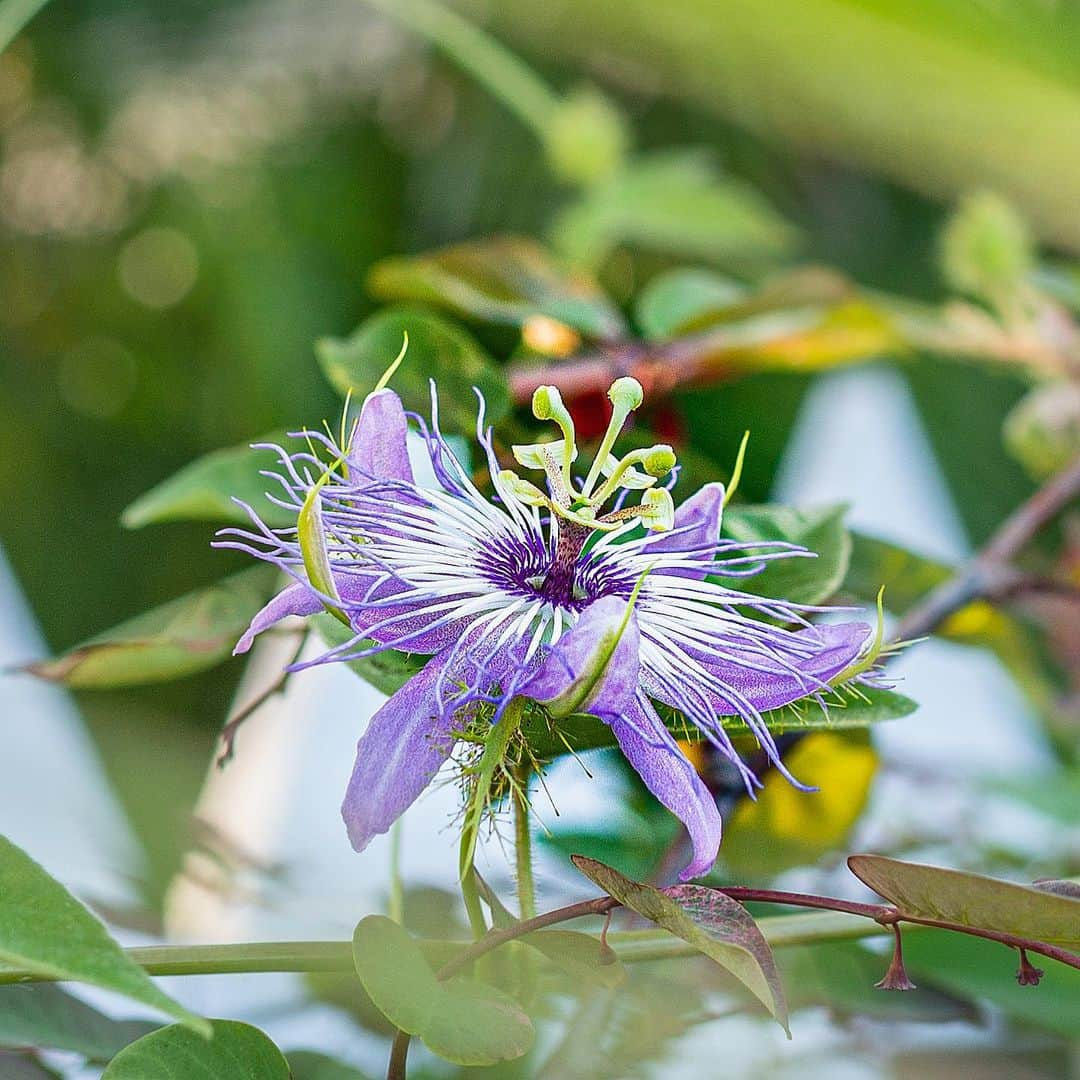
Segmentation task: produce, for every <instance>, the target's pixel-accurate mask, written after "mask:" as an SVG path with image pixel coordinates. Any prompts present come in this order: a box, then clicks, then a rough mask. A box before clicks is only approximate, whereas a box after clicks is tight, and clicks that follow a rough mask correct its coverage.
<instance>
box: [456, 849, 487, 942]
mask: <svg viewBox="0 0 1080 1080" xmlns="http://www.w3.org/2000/svg"><path fill="white" fill-rule="evenodd" d="M461 898H462V900H464V901H465V914H466V915H468V917H469V928H470V929H471V930H472V934H473V937H474V938H476V939H477V940H479V939H480V938H482V937H483V936H484V935H485V934H486V933H487V929H488V927H487V920H486V919H485V918H484V907H483V905H482V904H481V903H480V889H479V887H478V886H477V884H476V871H475V870H474V869H473V867H472V865H471V864H470V866H469V868H468V869H467V870H466V871H465V873H464V874H463V875H462V878H461Z"/></svg>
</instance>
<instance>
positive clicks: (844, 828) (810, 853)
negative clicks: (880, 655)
mask: <svg viewBox="0 0 1080 1080" xmlns="http://www.w3.org/2000/svg"><path fill="white" fill-rule="evenodd" d="M785 763H786V765H787V767H788V768H789V769H790V771H791V773H792V775H793V776H795V777H797V778H798V779H799V780H800V781H802V782H803V783H806V784H813V785H814V786H815V787H817V788H818V789H819V790H817V791H815V792H803V791H799V790H798V789H797V788H795V787H793V786H792V785H791V784H790V783H789V782H788V781H787V780H785V779H784V777H782V776H781V775H779V773H776V772H772V773H770V774H769V775H768V776H767V777H766V779H765V786H764V788H763V790H762V791H760V792H759V793H758V797H757V799H756V801H751V800H749V799H748V800H745V801H744V802H742V803H741V804H740V806H739V808H738V809H737V810H736V811H735V813H734V815H733V816H732V818H731V820H730V822H728V824H727V828H726V835H725V837H724V845H723V848H722V854H723V856H724V858H725V859H726V861H727V862H728V863H729V865H730V866H731V867H732V868H733V869H735V870H736V871H740V870H742V871H749V872H762V871H777V870H780V869H783V868H784V867H785V866H789V865H797V864H799V863H806V862H812V861H814V860H815V859H816V858H817V857H818V856H819V855H821V854H823V853H824V852H825V851H826V850H828V849H829V848H831V847H833V846H835V845H837V844H839V843H841V842H842V841H843V839H844V837H845V836H847V834H848V833H849V832H850V830H851V827H852V826H853V825H854V824H855V822H856V821H857V820H858V817H859V815H860V814H861V813H862V811H863V808H864V807H865V805H866V799H867V796H868V795H869V792H870V784H871V782H872V781H873V778H874V774H875V773H876V771H877V767H878V760H877V755H876V754H875V753H874V749H873V747H872V746H870V744H869V742H868V741H867V739H866V737H865V735H864V736H861V737H856V738H855V739H853V738H852V737H851V736H844V735H840V734H837V733H835V732H831V731H821V732H814V733H813V734H810V735H807V736H805V737H804V738H803V739H802V741H801V742H799V743H798V744H797V745H796V746H795V747H794V748H793V749H792V750H791V752H790V753H789V754H788V755H787V757H786V759H785Z"/></svg>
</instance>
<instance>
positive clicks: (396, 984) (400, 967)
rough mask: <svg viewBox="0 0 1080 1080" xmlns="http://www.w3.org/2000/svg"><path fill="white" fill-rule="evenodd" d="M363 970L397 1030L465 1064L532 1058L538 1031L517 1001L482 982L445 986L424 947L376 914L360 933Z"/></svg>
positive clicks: (359, 968) (356, 949) (357, 954)
mask: <svg viewBox="0 0 1080 1080" xmlns="http://www.w3.org/2000/svg"><path fill="white" fill-rule="evenodd" d="M353 958H354V961H355V964H356V972H357V974H358V975H359V977H360V981H361V983H363V986H364V989H365V990H366V991H367V993H368V994H369V996H370V997H371V1000H372V1001H373V1002H374V1003H375V1005H376V1007H377V1008H378V1009H379V1011H380V1012H382V1013H383V1015H384V1016H386V1018H387V1019H388V1020H389V1021H390V1022H391V1023H392V1024H393V1025H394V1026H395V1027H397V1028H400V1029H401V1030H402V1031H405V1032H408V1033H409V1034H410V1035H416V1036H418V1037H419V1038H420V1039H422V1040H423V1042H424V1043H425V1044H426V1045H427V1047H428V1048H429V1049H430V1050H432V1051H433V1052H434V1053H436V1054H438V1055H439V1056H440V1057H443V1058H445V1059H446V1060H447V1061H452V1062H454V1063H455V1064H458V1065H494V1064H496V1063H497V1062H499V1061H512V1060H513V1059H515V1058H518V1057H521V1056H522V1055H523V1054H525V1053H526V1052H527V1051H528V1049H529V1047H530V1046H531V1045H532V1042H533V1036H534V1032H533V1026H532V1022H531V1021H530V1020H529V1018H528V1016H526V1015H525V1013H524V1012H523V1011H522V1010H521V1008H520V1007H519V1006H518V1004H517V1002H515V1001H514V1000H513V999H512V998H510V997H508V996H507V995H506V994H504V993H503V992H502V991H501V990H497V989H496V988H495V987H493V986H489V985H487V984H485V983H480V982H477V981H476V980H474V979H470V978H465V977H457V978H453V979H449V980H447V981H446V982H445V983H441V982H439V981H438V980H437V979H436V978H435V975H434V973H433V972H432V970H431V968H430V967H429V966H428V964H427V961H426V960H425V959H424V954H423V953H422V952H421V950H420V946H419V945H418V944H417V943H416V942H415V941H414V940H413V939H412V938H411V937H410V936H409V934H408V933H407V932H406V931H405V930H404V929H403V928H402V927H401V926H399V925H398V924H397V923H395V922H394V921H393V920H391V919H388V918H386V917H385V916H383V915H369V916H367V918H365V919H361V921H360V922H359V923H358V924H357V926H356V930H355V932H354V934H353Z"/></svg>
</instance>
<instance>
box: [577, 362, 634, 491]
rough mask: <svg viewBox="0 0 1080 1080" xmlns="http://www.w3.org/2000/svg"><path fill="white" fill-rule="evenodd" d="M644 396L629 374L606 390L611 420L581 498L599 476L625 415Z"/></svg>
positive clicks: (630, 411) (620, 429) (586, 479)
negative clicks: (610, 407)
mask: <svg viewBox="0 0 1080 1080" xmlns="http://www.w3.org/2000/svg"><path fill="white" fill-rule="evenodd" d="M644 396H645V395H644V391H643V390H642V389H641V383H639V382H638V381H637V379H633V378H630V376H626V377H625V378H622V379H616V380H615V381H614V382H613V383H612V384H611V388H610V389H609V390H608V398H609V400H610V401H611V405H612V412H611V420H610V422H609V423H608V427H607V431H605V432H604V437H603V439H601V440H600V448H599V449H598V450H597V451H596V458H595V459H594V461H593V463H592V468H591V469H590V470H589V475H588V476H587V477H586V478H585V486H584V487H583V488H582V489H581V497H582V498H583V499H587V498H588V497H589V493H590V492H591V491H592V489H593V485H594V484H595V483H596V481H597V480H598V479H599V478H600V471H601V469H602V468H603V466H604V462H605V461H607V456H608V454H610V453H611V448H612V447H613V446H614V445H615V440H616V439H617V438H618V437H619V433H620V432H621V431H622V429H623V426H624V425H625V424H626V419H627V417H628V416H629V415H630V414H631V413H632V412H633V411H634V410H635V409H636V408H638V406H639V405H640V404H641V402H642V400H643V398H644Z"/></svg>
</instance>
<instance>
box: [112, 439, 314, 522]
mask: <svg viewBox="0 0 1080 1080" xmlns="http://www.w3.org/2000/svg"><path fill="white" fill-rule="evenodd" d="M285 438H286V436H285V434H284V433H283V432H274V433H273V434H271V435H267V436H266V437H265V438H262V439H256V440H253V441H255V442H258V443H279V444H280V443H281V442H283V441H284V439H285ZM276 462H277V455H276V454H275V453H274V452H273V451H271V450H253V449H252V448H251V446H250V445H248V444H247V443H244V444H243V445H242V446H229V447H226V448H225V449H223V450H215V451H213V452H212V453H210V454H205V455H203V456H202V457H200V458H196V459H195V460H194V461H193V462H191V464H189V465H185V466H184V467H183V468H182V469H181V470H180V471H179V472H178V473H174V474H173V475H172V476H170V477H169V478H168V479H167V480H162V482H161V483H160V484H158V485H157V486H156V487H152V488H151V489H150V490H149V491H148V492H146V493H145V494H144V495H140V496H139V497H138V498H137V499H136V500H135V501H134V502H133V503H131V505H130V506H128V508H127V509H126V510H125V511H124V512H123V514H122V515H121V517H120V521H121V523H122V524H123V525H124V527H125V528H128V529H141V528H142V527H143V526H144V525H157V524H159V523H162V522H166V521H220V522H231V523H235V524H247V523H248V522H249V520H250V519H249V518H248V516H247V514H246V513H244V511H243V510H242V509H241V508H240V507H239V506H237V505H236V503H235V502H234V501H233V499H234V498H237V499H241V500H243V501H244V502H246V503H247V504H248V505H249V506H251V507H253V508H254V509H255V510H257V511H258V513H259V516H260V517H261V518H262V519H263V521H265V522H266V524H267V525H269V526H270V527H271V528H278V527H284V526H286V525H291V524H292V523H293V521H294V520H295V516H294V515H293V514H290V513H289V511H287V510H285V509H283V508H282V507H280V506H276V505H275V504H274V503H272V502H270V500H269V499H267V498H266V491H267V489H268V488H269V487H271V485H270V484H269V483H268V482H267V480H266V478H265V477H264V476H261V475H260V474H259V473H260V470H261V469H269V468H272V467H273V466H274V465H275V464H276Z"/></svg>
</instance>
